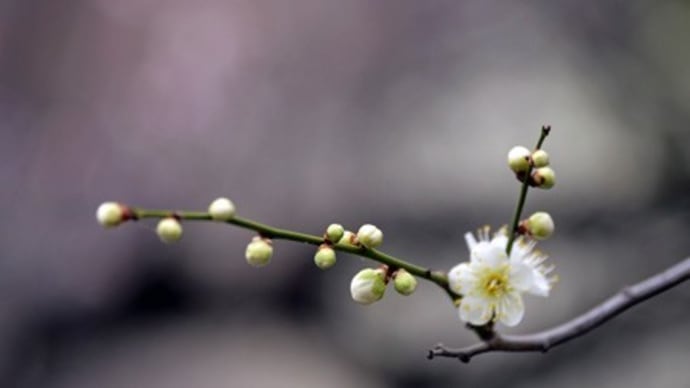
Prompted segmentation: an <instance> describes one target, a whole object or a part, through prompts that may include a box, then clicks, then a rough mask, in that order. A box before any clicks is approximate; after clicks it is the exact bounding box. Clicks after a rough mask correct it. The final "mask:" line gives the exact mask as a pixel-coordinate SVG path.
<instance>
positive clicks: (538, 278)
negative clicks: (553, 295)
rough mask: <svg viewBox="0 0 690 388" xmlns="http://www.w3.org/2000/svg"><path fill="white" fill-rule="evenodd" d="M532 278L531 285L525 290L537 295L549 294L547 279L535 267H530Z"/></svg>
mask: <svg viewBox="0 0 690 388" xmlns="http://www.w3.org/2000/svg"><path fill="white" fill-rule="evenodd" d="M532 279H533V280H532V286H531V287H530V288H529V290H527V292H529V293H530V294H533V295H538V296H549V291H550V290H551V282H549V279H547V278H546V276H545V275H544V274H543V273H541V271H539V270H537V269H536V268H533V269H532Z"/></svg>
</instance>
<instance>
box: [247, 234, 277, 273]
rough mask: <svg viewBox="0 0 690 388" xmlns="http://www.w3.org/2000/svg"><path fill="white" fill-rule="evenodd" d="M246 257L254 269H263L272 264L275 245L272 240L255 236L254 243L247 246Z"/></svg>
mask: <svg viewBox="0 0 690 388" xmlns="http://www.w3.org/2000/svg"><path fill="white" fill-rule="evenodd" d="M244 257H245V258H246V259H247V263H249V265H251V266H252V267H257V268H258V267H263V266H265V265H267V264H268V263H270V262H271V257H273V244H272V243H271V240H270V239H267V238H263V237H260V236H255V237H254V238H252V241H251V242H250V243H249V244H247V250H246V251H245V252H244Z"/></svg>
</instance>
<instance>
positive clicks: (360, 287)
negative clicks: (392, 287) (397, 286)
mask: <svg viewBox="0 0 690 388" xmlns="http://www.w3.org/2000/svg"><path fill="white" fill-rule="evenodd" d="M385 279H386V272H385V271H384V270H382V269H373V268H366V269H363V270H361V271H359V272H358V273H357V275H355V277H353V278H352V282H351V283H350V294H351V295H352V299H354V301H355V302H357V303H360V304H364V305H368V304H372V303H374V302H376V301H378V300H380V299H381V298H383V294H384V293H385V292H386V280H385Z"/></svg>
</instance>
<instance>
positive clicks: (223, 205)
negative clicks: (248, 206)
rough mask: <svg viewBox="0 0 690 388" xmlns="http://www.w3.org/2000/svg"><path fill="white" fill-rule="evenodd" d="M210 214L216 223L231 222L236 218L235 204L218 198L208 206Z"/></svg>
mask: <svg viewBox="0 0 690 388" xmlns="http://www.w3.org/2000/svg"><path fill="white" fill-rule="evenodd" d="M208 213H209V214H210V215H211V218H212V219H214V220H216V221H229V220H231V219H232V218H233V217H235V204H234V203H232V201H231V200H229V199H227V198H224V197H220V198H216V199H215V200H214V201H213V202H211V204H210V205H209V206H208Z"/></svg>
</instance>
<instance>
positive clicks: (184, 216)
mask: <svg viewBox="0 0 690 388" xmlns="http://www.w3.org/2000/svg"><path fill="white" fill-rule="evenodd" d="M127 210H128V211H130V212H131V213H132V219H143V218H165V217H170V216H173V215H174V216H175V217H176V218H177V219H180V220H192V221H212V218H211V215H210V214H209V213H207V212H194V211H174V212H173V211H170V210H160V209H142V208H128V209H127ZM226 222H227V223H228V224H232V225H235V226H238V227H240V228H243V229H249V230H253V231H255V232H257V233H259V234H260V235H261V236H263V237H266V238H271V239H277V240H278V239H280V240H290V241H296V242H302V243H306V244H311V245H316V246H319V245H321V244H323V243H324V242H325V240H324V238H323V237H322V236H316V235H311V234H306V233H300V232H295V231H292V230H288V229H281V228H276V227H273V226H270V225H266V224H262V223H260V222H257V221H254V220H250V219H248V218H242V217H234V218H232V219H231V220H229V221H226ZM332 247H333V249H335V250H338V251H342V252H347V253H350V254H353V255H357V256H361V257H366V258H369V259H372V260H374V261H378V262H379V263H382V264H386V265H387V266H389V267H391V268H403V269H405V270H406V271H407V272H409V273H411V274H413V275H415V276H418V277H420V278H422V279H426V280H428V281H430V282H432V283H434V284H436V285H437V286H439V287H440V288H441V289H443V290H444V291H445V292H446V294H448V296H449V297H450V298H451V300H455V299H457V297H458V296H457V295H456V294H455V293H454V292H453V291H452V290H451V289H450V288H449V287H448V277H447V276H446V274H445V273H444V272H442V271H432V270H431V269H429V268H425V267H422V266H419V265H416V264H413V263H410V262H408V261H405V260H403V259H400V258H397V257H395V256H393V255H389V254H387V253H384V252H382V251H380V250H378V249H370V248H366V247H364V246H360V245H351V244H343V243H338V244H332Z"/></svg>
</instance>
